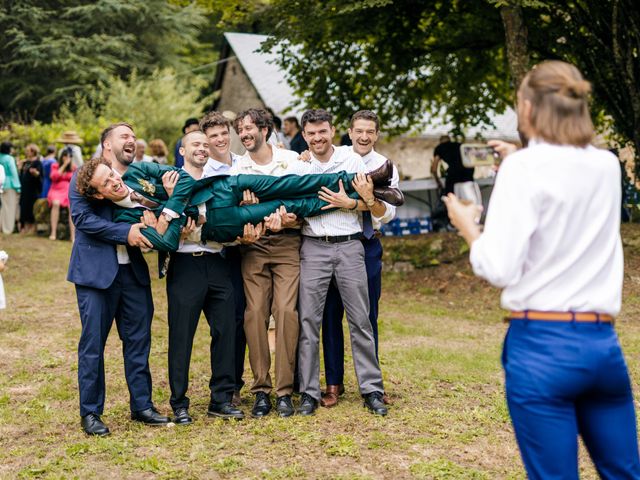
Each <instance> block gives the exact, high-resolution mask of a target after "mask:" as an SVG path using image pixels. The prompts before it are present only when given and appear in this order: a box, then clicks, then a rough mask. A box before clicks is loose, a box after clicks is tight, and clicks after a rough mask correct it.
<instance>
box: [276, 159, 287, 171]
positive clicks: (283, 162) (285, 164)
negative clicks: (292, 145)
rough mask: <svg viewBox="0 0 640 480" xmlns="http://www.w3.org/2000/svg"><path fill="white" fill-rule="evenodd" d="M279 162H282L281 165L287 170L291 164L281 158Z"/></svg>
mask: <svg viewBox="0 0 640 480" xmlns="http://www.w3.org/2000/svg"><path fill="white" fill-rule="evenodd" d="M278 163H279V164H280V166H281V167H282V169H283V170H286V169H287V167H288V166H289V164H288V163H287V162H285V161H284V160H280V161H279V162H278Z"/></svg>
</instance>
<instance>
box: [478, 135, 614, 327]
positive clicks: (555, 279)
mask: <svg viewBox="0 0 640 480" xmlns="http://www.w3.org/2000/svg"><path fill="white" fill-rule="evenodd" d="M620 201H621V189H620V165H619V162H618V160H617V159H616V157H615V156H614V155H612V154H611V153H610V152H607V151H605V150H599V149H596V148H594V147H591V146H589V147H587V148H576V147H571V146H558V145H550V144H547V143H543V142H539V141H532V142H531V143H530V144H529V147H528V148H525V149H523V150H520V151H518V152H516V153H514V154H512V155H510V156H509V157H507V158H506V159H505V160H504V162H503V163H502V165H501V167H500V171H499V172H498V176H497V178H496V183H495V186H494V188H493V193H492V195H491V200H490V202H489V209H488V214H487V219H486V224H485V228H484V232H483V233H482V235H481V236H480V238H478V239H477V240H476V241H475V242H474V243H473V245H472V247H471V254H470V260H471V265H472V266H473V271H474V272H475V273H476V275H479V276H481V277H483V278H485V279H487V280H488V281H489V282H491V283H492V284H493V285H495V286H497V287H501V288H504V290H503V292H502V307H503V308H505V309H508V310H542V311H576V312H598V313H608V314H610V315H616V314H617V313H618V312H619V311H620V304H621V299H622V274H623V258H622V244H621V240H620Z"/></svg>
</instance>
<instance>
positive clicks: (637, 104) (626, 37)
mask: <svg viewBox="0 0 640 480" xmlns="http://www.w3.org/2000/svg"><path fill="white" fill-rule="evenodd" d="M622 15H623V9H622V8H620V1H619V0H616V1H614V2H613V11H612V15H611V17H612V18H611V27H612V28H611V30H612V40H613V45H612V50H613V60H614V62H615V64H616V66H617V67H618V70H619V71H620V73H621V77H622V79H623V82H624V85H625V86H626V88H627V94H628V98H629V99H630V107H631V112H632V118H627V119H626V121H627V122H628V123H630V124H631V125H632V129H631V131H632V138H631V141H632V142H633V148H634V150H635V151H634V156H633V159H634V162H635V164H634V168H633V170H634V173H635V179H634V180H636V179H638V178H639V177H640V161H638V152H640V89H638V82H637V81H636V78H635V68H634V63H635V62H636V61H637V60H636V53H635V52H634V44H633V41H632V37H631V35H630V34H629V32H627V31H625V25H624V19H623V17H622Z"/></svg>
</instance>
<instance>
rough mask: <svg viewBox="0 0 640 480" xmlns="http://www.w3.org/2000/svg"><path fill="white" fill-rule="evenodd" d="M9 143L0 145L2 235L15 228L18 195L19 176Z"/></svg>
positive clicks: (0, 222)
mask: <svg viewBox="0 0 640 480" xmlns="http://www.w3.org/2000/svg"><path fill="white" fill-rule="evenodd" d="M12 150H13V145H12V144H11V142H2V143H1V144H0V165H2V167H3V168H4V173H5V179H4V182H3V184H2V194H1V195H2V196H1V198H2V207H1V208H0V225H1V226H2V233H4V234H9V233H13V230H14V229H15V227H16V210H17V207H18V194H19V193H20V176H19V175H18V167H17V165H16V159H15V158H13V156H12V155H11V152H12Z"/></svg>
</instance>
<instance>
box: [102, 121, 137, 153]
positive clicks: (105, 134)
mask: <svg viewBox="0 0 640 480" xmlns="http://www.w3.org/2000/svg"><path fill="white" fill-rule="evenodd" d="M118 127H128V128H130V129H131V131H132V132H133V127H132V126H131V125H129V124H128V123H127V122H118V123H112V124H111V125H109V126H108V127H107V128H105V129H104V130H103V131H102V133H101V134H100V146H101V147H102V148H104V141H105V140H106V139H107V138H108V137H109V135H110V134H111V132H112V131H113V130H115V129H116V128H118Z"/></svg>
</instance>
